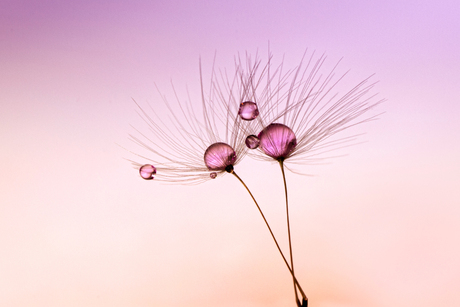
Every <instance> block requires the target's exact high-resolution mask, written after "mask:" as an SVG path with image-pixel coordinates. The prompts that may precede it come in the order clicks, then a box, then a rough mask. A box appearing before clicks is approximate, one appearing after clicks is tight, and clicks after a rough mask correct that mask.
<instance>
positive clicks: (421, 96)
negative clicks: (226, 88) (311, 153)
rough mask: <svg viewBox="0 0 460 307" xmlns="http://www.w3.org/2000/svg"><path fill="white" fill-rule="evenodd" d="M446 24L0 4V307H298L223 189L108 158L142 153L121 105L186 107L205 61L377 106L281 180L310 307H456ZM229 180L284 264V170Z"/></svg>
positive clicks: (350, 6)
mask: <svg viewBox="0 0 460 307" xmlns="http://www.w3.org/2000/svg"><path fill="white" fill-rule="evenodd" d="M458 16H460V5H459V4H458V1H454V0H452V1H448V0H441V1H394V0H389V1H329V0H325V1H299V0H297V1H289V0H287V1H251V0H249V1H235V0H230V1H225V2H224V1H202V0H196V1H175V0H173V1H136V0H134V1H99V0H92V1H50V0H44V1H28V0H24V1H17V0H14V1H12V0H2V1H1V2H0V140H1V144H2V145H1V150H0V166H1V168H0V170H1V172H0V246H1V252H0V305H1V306H11V307H16V306H48V307H49V306H161V307H169V306H177V305H179V304H185V305H187V306H191V307H193V306H213V305H218V306H241V307H259V306H264V307H268V306H270V307H278V306H283V307H284V306H294V295H293V290H292V284H291V282H292V281H291V279H290V276H289V274H288V271H287V270H286V268H285V266H284V263H283V262H282V260H281V258H280V256H279V255H278V254H277V251H276V248H275V246H274V244H273V242H272V241H271V238H270V236H269V233H268V231H267V230H266V228H265V225H264V224H263V221H262V219H261V218H260V216H259V215H258V212H257V210H256V208H255V206H254V204H253V203H252V202H251V199H250V198H249V196H248V195H247V192H246V191H245V190H244V189H243V187H242V186H241V185H240V184H239V183H238V182H237V181H236V180H235V179H234V178H233V177H231V176H224V177H222V178H219V179H216V180H212V181H209V182H206V183H203V184H201V185H196V186H181V185H165V184H161V183H159V182H156V181H155V180H153V181H144V180H142V179H141V178H140V177H139V175H138V172H137V171H136V170H135V169H133V168H132V167H131V165H130V163H129V162H127V161H126V160H125V158H128V159H129V158H133V155H132V154H131V153H130V152H129V151H127V150H125V149H123V148H122V147H125V148H127V149H128V150H131V151H133V152H137V150H138V149H139V148H138V146H137V145H136V144H134V143H132V142H130V141H129V140H128V134H129V133H133V128H132V127H131V126H130V125H133V126H136V127H142V123H141V122H140V121H141V120H140V118H139V116H138V115H137V114H136V107H135V104H134V103H133V99H135V100H136V101H137V102H139V103H141V104H151V105H153V106H155V105H156V104H158V103H159V102H160V99H159V95H158V93H157V90H156V88H155V84H156V85H157V86H158V88H159V89H160V90H161V91H162V92H163V93H164V94H165V95H167V96H168V97H170V98H173V96H172V95H173V94H172V91H171V81H173V82H174V84H175V85H176V86H177V88H178V90H177V91H178V94H179V96H180V97H183V99H187V97H186V95H187V93H186V87H188V88H189V90H190V92H191V96H192V97H191V98H192V99H196V102H197V103H198V102H199V101H200V100H199V99H200V96H199V59H200V58H201V62H202V65H203V72H204V74H205V76H206V74H207V75H208V76H209V72H210V71H211V68H212V65H213V61H214V57H215V56H216V67H219V68H223V69H226V68H227V69H233V67H234V56H236V55H237V54H238V53H239V54H241V55H244V54H246V52H247V53H248V54H252V55H254V54H256V53H257V52H258V53H259V54H261V55H264V56H265V55H266V54H267V53H268V49H270V51H271V52H272V53H273V55H274V58H275V59H276V60H277V61H279V62H281V61H283V59H284V63H285V66H286V67H287V68H289V67H293V66H295V65H297V64H298V63H299V61H300V58H301V56H302V55H303V53H304V52H305V50H306V49H308V50H309V52H310V51H311V52H313V51H314V50H315V51H316V52H317V53H318V54H322V53H326V54H327V56H328V61H331V62H330V63H335V62H336V61H338V60H339V59H341V58H342V57H343V60H342V62H341V65H340V67H341V68H343V70H344V71H345V70H348V69H351V71H350V77H351V80H352V81H353V82H356V83H357V82H359V81H361V80H362V79H364V78H365V77H367V76H369V75H371V74H374V73H375V74H376V75H375V77H374V79H375V80H379V84H378V85H377V87H376V91H378V92H379V93H380V97H381V98H386V99H387V102H386V103H385V104H383V105H381V106H379V107H378V108H377V110H376V112H377V113H378V112H385V113H384V114H383V115H381V116H380V119H379V120H378V121H374V122H371V123H368V124H366V125H363V126H360V127H359V129H358V131H360V132H366V134H365V135H364V136H363V138H362V140H364V141H365V142H364V143H362V144H360V145H357V146H354V147H350V148H344V149H342V150H340V151H339V152H338V154H342V155H345V156H344V157H341V158H338V159H335V160H333V161H331V162H332V163H328V164H325V165H320V166H314V167H313V166H308V165H305V166H303V167H301V169H302V170H303V171H305V172H308V173H310V174H313V175H314V176H311V177H304V176H298V175H295V174H293V173H288V174H287V180H288V185H289V188H290V200H291V217H292V221H291V223H292V237H293V238H292V239H293V247H294V260H295V268H296V272H297V276H298V279H299V281H300V283H301V284H302V286H303V288H304V290H305V291H306V293H307V295H308V297H309V301H310V306H312V307H332V306H376V307H380V306H382V307H383V306H391V307H398V306H401V307H402V306H405V307H406V306H421V305H425V306H428V305H438V306H446V307H448V306H452V307H454V306H459V305H460V298H459V296H458V289H459V287H460V261H459V260H458V259H460V247H459V244H458V242H459V241H460V189H459V188H458V187H459V183H460V180H459V177H458V174H459V173H460V163H459V159H458V157H459V156H460V133H459V132H460V121H459V119H458V118H459V112H460V104H459V97H460V73H459V71H460V57H459V54H460V21H459V19H458ZM268 46H270V47H268ZM165 116H167V115H165ZM145 132H146V133H148V130H146V131H145ZM139 162H141V163H142V161H139ZM238 173H239V174H240V175H241V177H243V178H244V179H245V180H246V182H247V184H248V185H249V186H250V187H251V188H252V189H253V192H254V194H255V196H256V197H257V198H258V200H259V201H260V204H261V206H262V207H263V209H264V210H265V212H266V215H267V218H268V219H269V221H270V222H271V223H272V225H273V228H274V231H275V233H276V234H277V236H278V237H279V239H280V243H281V245H282V247H283V249H284V250H286V251H287V239H286V227H285V218H284V209H283V208H284V207H283V189H282V180H281V176H280V171H279V167H278V166H277V165H276V164H272V165H270V164H269V163H263V162H258V161H254V160H250V159H245V160H244V161H243V162H242V163H241V164H240V165H238Z"/></svg>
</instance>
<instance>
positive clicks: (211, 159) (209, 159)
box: [204, 142, 236, 171]
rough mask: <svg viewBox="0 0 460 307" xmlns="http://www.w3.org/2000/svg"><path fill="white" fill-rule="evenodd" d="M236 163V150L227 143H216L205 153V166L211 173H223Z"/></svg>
mask: <svg viewBox="0 0 460 307" xmlns="http://www.w3.org/2000/svg"><path fill="white" fill-rule="evenodd" d="M235 161H236V153H235V150H233V148H232V147H231V146H230V145H228V144H225V143H220V142H219V143H214V144H212V145H211V146H209V147H208V149H206V152H205V153H204V164H206V167H207V168H208V169H209V170H210V171H223V170H225V168H226V167H227V166H229V165H233V164H234V163H235Z"/></svg>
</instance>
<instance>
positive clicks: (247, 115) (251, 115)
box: [238, 101, 259, 120]
mask: <svg viewBox="0 0 460 307" xmlns="http://www.w3.org/2000/svg"><path fill="white" fill-rule="evenodd" d="M238 115H239V116H240V117H241V118H242V119H244V120H253V119H255V118H256V117H257V116H258V115H259V109H258V108H257V104H256V103H255V102H252V101H245V102H242V103H241V104H240V109H239V110H238Z"/></svg>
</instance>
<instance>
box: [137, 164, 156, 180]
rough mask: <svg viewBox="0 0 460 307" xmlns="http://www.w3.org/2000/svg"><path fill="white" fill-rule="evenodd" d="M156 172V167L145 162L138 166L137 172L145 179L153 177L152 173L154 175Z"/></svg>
mask: <svg viewBox="0 0 460 307" xmlns="http://www.w3.org/2000/svg"><path fill="white" fill-rule="evenodd" d="M156 173H157V169H156V168H155V166H153V165H151V164H145V165H142V166H141V167H140V168H139V174H140V175H141V177H142V178H144V179H145V180H151V179H153V175H155V174H156Z"/></svg>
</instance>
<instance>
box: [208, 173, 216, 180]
mask: <svg viewBox="0 0 460 307" xmlns="http://www.w3.org/2000/svg"><path fill="white" fill-rule="evenodd" d="M209 177H211V179H216V177H217V173H216V172H212V173H211V174H209Z"/></svg>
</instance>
